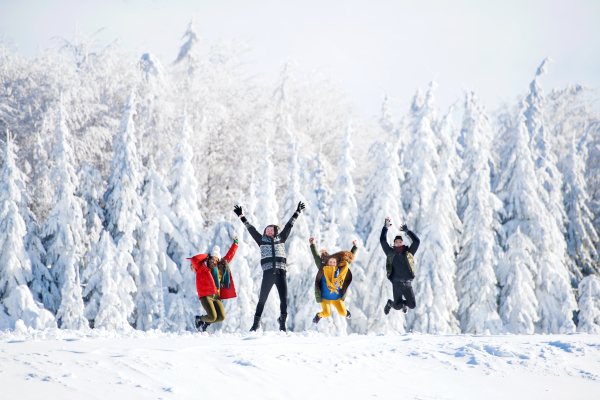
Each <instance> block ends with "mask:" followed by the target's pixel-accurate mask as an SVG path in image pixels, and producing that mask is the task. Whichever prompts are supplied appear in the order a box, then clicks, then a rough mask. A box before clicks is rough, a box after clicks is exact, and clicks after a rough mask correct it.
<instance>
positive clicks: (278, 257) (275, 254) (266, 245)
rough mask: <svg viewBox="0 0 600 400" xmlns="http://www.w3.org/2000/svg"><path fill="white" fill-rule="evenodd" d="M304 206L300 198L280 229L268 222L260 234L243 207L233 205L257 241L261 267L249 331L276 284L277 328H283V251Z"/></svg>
mask: <svg viewBox="0 0 600 400" xmlns="http://www.w3.org/2000/svg"><path fill="white" fill-rule="evenodd" d="M302 210H304V203H302V202H299V203H298V208H297V209H296V212H295V213H294V215H292V218H290V220H289V221H288V223H287V224H285V227H284V228H283V230H280V229H279V227H278V226H277V225H269V226H267V227H266V228H265V230H264V232H263V234H262V235H261V234H260V233H258V231H257V230H256V228H255V227H254V226H252V224H250V222H248V220H247V219H246V217H244V214H243V211H242V207H240V206H237V205H236V206H235V207H233V212H235V213H236V214H237V216H238V217H239V218H240V219H241V220H242V222H243V223H244V225H245V226H246V229H248V232H249V233H250V236H252V238H253V239H254V240H255V241H256V244H258V246H259V247H260V258H261V260H260V265H261V267H262V270H263V279H262V283H261V285H260V295H259V296H258V304H257V305H256V313H255V314H254V323H253V324H252V327H251V328H250V332H253V331H256V330H257V329H258V326H259V324H260V317H261V315H262V312H263V309H264V308H265V302H266V301H267V298H268V297H269V292H271V289H272V288H273V285H275V287H277V292H278V293H279V300H280V302H281V304H280V311H281V315H280V316H279V318H277V322H278V323H279V330H281V331H284V332H285V331H286V329H285V320H286V319H287V280H286V271H287V264H286V262H287V261H286V254H285V241H286V240H287V238H288V236H289V235H290V232H291V231H292V227H293V226H294V222H296V219H297V218H298V216H299V215H300V213H301V212H302Z"/></svg>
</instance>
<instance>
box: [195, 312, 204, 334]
mask: <svg viewBox="0 0 600 400" xmlns="http://www.w3.org/2000/svg"><path fill="white" fill-rule="evenodd" d="M195 322H196V323H195V324H194V327H195V328H196V331H198V332H204V331H203V330H202V331H201V329H202V325H203V324H204V323H203V322H202V320H201V319H200V316H199V315H196V321H195Z"/></svg>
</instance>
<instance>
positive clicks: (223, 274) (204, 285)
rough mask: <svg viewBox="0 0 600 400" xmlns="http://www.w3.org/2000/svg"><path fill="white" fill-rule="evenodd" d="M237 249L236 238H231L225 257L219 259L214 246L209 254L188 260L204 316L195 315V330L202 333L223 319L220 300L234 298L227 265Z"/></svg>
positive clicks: (222, 308)
mask: <svg viewBox="0 0 600 400" xmlns="http://www.w3.org/2000/svg"><path fill="white" fill-rule="evenodd" d="M237 248H238V238H237V237H234V238H233V244H232V245H231V247H230V248H229V251H228V252H227V254H226V255H225V257H223V258H221V249H220V248H219V246H214V247H213V249H212V252H211V253H209V254H198V255H197V256H194V257H192V258H188V260H191V262H192V265H191V267H192V271H194V272H195V273H196V290H197V291H198V298H199V299H200V304H202V307H203V308H204V310H206V315H203V316H199V315H196V329H197V330H199V331H200V330H201V331H202V332H204V331H206V328H208V326H209V325H210V324H214V323H217V322H221V321H223V320H224V319H225V308H224V307H223V303H222V302H221V300H225V299H231V298H234V297H236V293H235V286H234V285H233V279H232V277H231V271H230V269H229V263H230V262H231V260H232V259H233V256H234V255H235V252H236V251H237Z"/></svg>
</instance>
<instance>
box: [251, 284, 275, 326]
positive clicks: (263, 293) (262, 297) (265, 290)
mask: <svg viewBox="0 0 600 400" xmlns="http://www.w3.org/2000/svg"><path fill="white" fill-rule="evenodd" d="M273 276H274V275H273V274H263V279H262V283H261V284H260V294H259V295H258V304H257V305H256V313H255V314H254V315H255V316H257V317H260V316H261V315H262V313H263V309H264V308H265V302H266V301H267V298H268V297H269V292H270V291H271V288H272V287H273V284H274V283H275V280H274V279H273Z"/></svg>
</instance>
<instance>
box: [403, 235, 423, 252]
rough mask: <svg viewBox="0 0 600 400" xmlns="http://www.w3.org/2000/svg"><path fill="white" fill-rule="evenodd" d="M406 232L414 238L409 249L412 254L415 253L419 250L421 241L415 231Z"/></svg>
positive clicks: (411, 238)
mask: <svg viewBox="0 0 600 400" xmlns="http://www.w3.org/2000/svg"><path fill="white" fill-rule="evenodd" d="M406 234H407V235H408V236H409V237H410V240H412V244H411V245H410V247H409V248H408V251H410V252H411V253H412V254H415V253H416V252H417V249H418V248H419V243H421V241H420V240H419V238H418V237H417V235H415V234H414V233H413V231H407V232H406Z"/></svg>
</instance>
